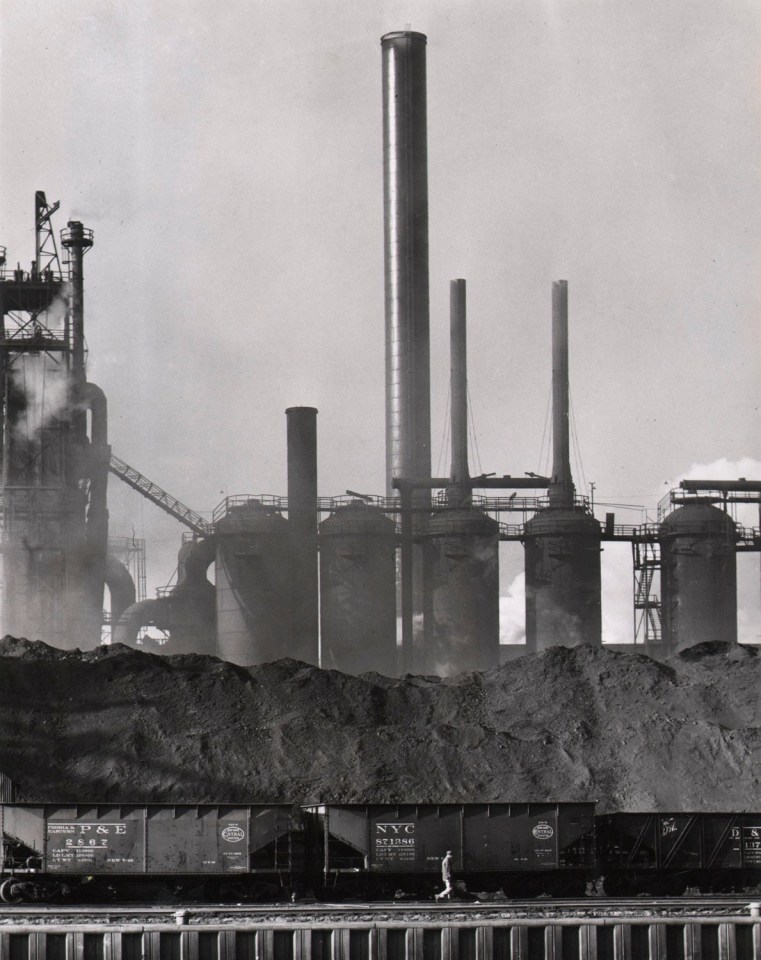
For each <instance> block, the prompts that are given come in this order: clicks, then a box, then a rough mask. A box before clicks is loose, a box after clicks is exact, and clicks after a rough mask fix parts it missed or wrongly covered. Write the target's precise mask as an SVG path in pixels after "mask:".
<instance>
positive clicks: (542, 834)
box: [531, 821, 555, 840]
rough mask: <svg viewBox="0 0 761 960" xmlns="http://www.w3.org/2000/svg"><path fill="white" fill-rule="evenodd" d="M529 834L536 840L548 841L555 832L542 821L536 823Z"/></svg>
mask: <svg viewBox="0 0 761 960" xmlns="http://www.w3.org/2000/svg"><path fill="white" fill-rule="evenodd" d="M531 832H532V833H533V835H534V837H535V838H536V839H537V840H549V839H550V838H551V837H554V836H555V831H554V830H553V829H552V827H551V826H550V825H549V823H545V822H544V821H542V822H541V823H537V825H536V826H535V827H534V829H533V830H532V831H531Z"/></svg>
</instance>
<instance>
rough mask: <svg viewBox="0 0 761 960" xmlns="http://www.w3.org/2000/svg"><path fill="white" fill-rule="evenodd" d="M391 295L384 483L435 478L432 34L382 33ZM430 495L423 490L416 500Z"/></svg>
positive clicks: (387, 290) (389, 488) (388, 282)
mask: <svg viewBox="0 0 761 960" xmlns="http://www.w3.org/2000/svg"><path fill="white" fill-rule="evenodd" d="M381 48H382V53H383V188H384V192H383V196H384V241H385V300H386V486H387V491H388V495H389V496H393V495H394V489H393V479H394V477H397V478H404V479H408V480H413V479H421V478H426V477H430V475H431V410H430V357H429V354H430V333H429V317H428V169H427V166H428V151H427V123H426V60H425V48H426V38H425V36H424V34H422V33H413V32H410V31H404V32H396V33H388V34H386V35H385V36H384V37H382V38H381ZM426 497H427V498H428V499H430V495H428V494H427V493H426V492H425V491H418V492H417V494H416V499H418V500H421V499H422V500H425V499H426Z"/></svg>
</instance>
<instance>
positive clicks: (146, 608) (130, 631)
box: [113, 598, 171, 647]
mask: <svg viewBox="0 0 761 960" xmlns="http://www.w3.org/2000/svg"><path fill="white" fill-rule="evenodd" d="M170 620H171V603H170V601H169V600H168V599H166V598H161V599H159V600H140V601H139V602H138V603H133V604H132V606H131V607H127V609H126V610H125V611H124V613H123V614H122V615H121V617H119V620H118V622H117V623H116V624H115V625H114V633H113V642H114V643H124V644H126V645H127V646H128V647H134V646H135V643H136V641H137V634H138V631H139V630H140V628H141V627H147V626H156V627H159V629H162V630H170V629H171V624H170V622H169V621H170Z"/></svg>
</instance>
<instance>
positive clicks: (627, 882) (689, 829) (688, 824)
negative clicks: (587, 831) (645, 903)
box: [597, 812, 761, 894]
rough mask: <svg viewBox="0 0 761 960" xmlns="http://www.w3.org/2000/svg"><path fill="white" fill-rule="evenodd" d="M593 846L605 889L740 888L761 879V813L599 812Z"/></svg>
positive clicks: (678, 890)
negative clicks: (595, 846)
mask: <svg viewBox="0 0 761 960" xmlns="http://www.w3.org/2000/svg"><path fill="white" fill-rule="evenodd" d="M597 850H598V852H597V857H598V860H599V863H600V869H601V871H602V872H603V873H604V874H605V877H606V881H605V889H606V891H607V892H608V893H626V892H652V893H656V894H657V893H682V892H684V890H685V889H686V888H687V887H699V888H700V889H702V890H705V891H706V892H710V891H712V890H731V889H735V888H736V889H742V888H744V887H747V886H749V885H753V884H756V883H759V882H760V881H761V814H758V813H681V812H680V813H614V814H608V815H605V816H598V817H597Z"/></svg>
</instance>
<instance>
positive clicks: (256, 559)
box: [0, 31, 761, 675]
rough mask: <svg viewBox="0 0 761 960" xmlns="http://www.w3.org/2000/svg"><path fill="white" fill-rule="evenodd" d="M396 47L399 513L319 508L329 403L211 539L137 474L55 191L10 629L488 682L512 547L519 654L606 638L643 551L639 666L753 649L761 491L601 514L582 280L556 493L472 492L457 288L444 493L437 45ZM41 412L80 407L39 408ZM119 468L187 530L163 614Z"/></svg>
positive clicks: (21, 361) (309, 412)
mask: <svg viewBox="0 0 761 960" xmlns="http://www.w3.org/2000/svg"><path fill="white" fill-rule="evenodd" d="M381 51H382V88H383V196H384V251H385V262H384V268H385V342H386V348H385V371H386V380H385V401H386V490H385V493H384V495H383V496H377V497H375V496H366V495H360V494H354V493H352V492H351V491H347V494H346V495H345V496H344V495H341V496H334V497H320V496H319V495H318V472H317V463H318V456H317V452H318V451H317V448H318V444H317V411H316V410H315V409H314V408H313V407H298V406H295V407H291V408H289V409H288V410H287V411H286V430H285V434H286V448H287V476H288V489H287V496H283V497H263V496H261V495H257V494H253V493H252V494H245V495H242V496H236V497H228V498H226V499H225V500H224V501H223V502H222V503H221V504H220V505H219V506H218V507H217V508H216V509H215V511H214V513H213V516H212V518H211V519H210V520H209V519H207V518H205V517H203V516H201V515H200V514H199V513H197V512H196V511H194V510H192V509H191V508H189V507H187V506H186V505H185V504H183V503H182V502H181V501H180V500H178V499H177V498H176V497H173V496H172V495H170V494H169V493H168V492H167V491H165V490H163V489H161V488H160V487H159V486H158V485H157V484H155V483H154V482H153V481H152V480H150V479H148V477H146V476H145V475H143V474H141V473H140V472H139V471H137V470H135V469H134V468H133V467H131V466H129V465H128V464H126V463H124V462H123V461H122V460H120V459H119V458H118V457H117V456H115V455H114V454H113V453H112V451H111V448H110V446H109V443H108V430H107V428H108V424H107V405H106V397H105V394H104V393H103V391H102V390H101V389H100V388H99V387H97V386H96V385H95V384H92V383H90V382H89V381H88V379H87V372H86V354H85V337H84V283H83V277H84V273H83V263H84V256H85V253H86V252H87V251H88V250H90V248H91V247H92V246H93V236H92V232H91V231H90V230H88V229H87V228H86V227H84V226H83V225H82V224H81V223H79V222H78V221H70V222H69V224H68V226H67V227H66V229H65V230H64V231H63V232H62V234H61V241H60V242H61V246H62V249H63V250H65V251H66V255H67V259H66V260H65V261H64V262H63V264H62V262H61V261H60V260H59V257H58V248H57V244H56V238H55V233H54V231H53V228H52V222H51V218H52V215H53V214H54V213H55V211H56V209H57V207H58V204H55V205H53V206H50V205H48V203H47V201H46V199H45V195H44V193H42V192H38V193H37V195H36V198H35V227H36V237H37V246H36V251H35V260H34V261H33V262H32V265H31V268H30V269H29V270H24V269H22V268H21V267H20V266H18V267H17V268H15V269H9V268H8V267H7V265H6V258H5V251H4V249H2V248H0V306H1V307H2V310H1V311H0V313H1V315H2V318H3V336H2V343H1V345H0V350H1V351H2V363H1V364H0V370H1V371H2V394H1V396H2V411H1V416H2V426H3V431H2V444H1V446H0V455H1V456H2V467H3V472H2V483H3V491H2V565H3V570H2V583H1V585H0V588H1V592H0V600H1V604H0V605H1V608H2V609H1V613H2V629H3V632H7V633H12V634H15V635H18V636H27V637H30V638H32V639H41V640H44V641H46V642H48V643H51V644H53V645H55V646H59V647H64V648H67V647H68V648H70V647H84V648H87V647H93V646H95V645H96V644H98V643H99V642H100V641H101V639H102V637H103V635H104V633H108V631H109V628H110V630H111V638H112V639H113V640H114V641H117V642H122V643H126V644H130V645H132V644H136V643H140V642H141V638H142V636H143V635H144V634H145V632H146V630H147V629H148V628H155V629H157V630H159V631H161V632H163V634H164V635H165V636H166V638H168V642H166V644H165V645H163V646H162V647H160V649H161V650H162V651H163V652H167V653H198V654H208V655H215V656H218V657H221V658H223V659H225V660H228V661H231V662H233V663H237V664H241V665H248V664H254V663H261V662H265V661H270V660H275V659H279V658H283V657H291V658H293V659H297V660H301V661H304V662H306V663H311V664H316V663H320V664H321V665H322V666H323V667H326V668H331V669H337V670H341V671H344V672H348V673H363V672H367V671H376V672H378V673H382V674H386V675H397V674H399V673H405V672H415V673H436V674H439V675H451V674H454V673H459V672H462V671H468V670H488V669H491V668H495V667H497V666H498V665H499V663H500V661H501V659H502V658H503V656H504V649H505V648H504V647H500V638H499V603H500V597H499V544H500V542H502V541H513V542H516V543H521V544H522V545H523V548H524V551H525V572H526V644H525V646H517V647H514V648H512V651H511V652H513V653H539V652H541V651H543V650H546V649H547V648H549V647H553V646H557V645H561V644H562V645H574V644H578V643H587V644H591V645H599V644H601V643H602V641H603V637H602V632H601V574H600V554H601V549H602V547H603V545H604V543H605V542H608V541H610V542H613V541H625V542H628V543H630V544H631V545H632V548H633V556H634V564H633V565H634V574H635V591H634V607H635V611H637V610H638V611H640V612H641V613H642V621H641V622H643V623H645V632H644V637H635V640H642V641H643V642H641V643H635V644H632V645H627V646H626V648H627V649H639V650H641V651H642V652H646V653H650V654H652V655H658V656H664V655H668V654H669V653H672V652H674V651H677V650H680V649H682V648H684V647H686V646H689V645H692V644H694V643H697V642H700V641H703V640H722V641H725V642H729V643H734V642H736V640H737V599H736V553H737V551H738V550H741V549H742V550H758V549H759V548H760V547H761V537H760V536H759V534H758V531H756V530H751V531H748V530H744V529H743V528H741V527H739V526H737V525H736V524H735V523H734V522H733V521H732V520H731V518H730V517H729V516H728V513H727V511H726V508H727V504H728V503H729V502H733V499H742V498H745V499H746V500H748V499H751V502H755V503H758V502H759V501H760V500H761V483H755V482H753V481H750V482H749V481H745V480H742V481H738V482H737V483H736V484H729V485H725V486H724V488H723V489H722V488H721V485H720V484H719V483H718V482H713V481H710V480H709V481H702V482H701V484H702V486H700V487H699V488H688V487H684V488H683V489H682V490H681V491H679V492H673V493H672V496H671V499H670V500H669V504H668V507H667V508H666V509H664V512H663V516H661V517H660V518H659V520H660V522H659V524H658V525H657V527H654V525H649V524H643V525H641V526H640V527H622V526H617V525H616V523H615V517H614V515H613V514H609V515H607V516H606V521H605V524H601V523H600V522H599V521H598V520H597V519H596V518H595V517H594V514H593V511H592V510H591V509H590V505H589V503H588V501H587V500H586V498H584V497H580V496H578V495H577V492H576V488H575V485H574V481H573V477H572V475H571V467H570V455H569V447H570V437H569V434H570V425H569V347H568V343H569V334H568V284H567V282H566V281H565V280H559V281H556V282H555V283H554V284H553V287H552V396H553V405H552V409H553V414H552V421H553V440H552V443H553V447H552V451H553V462H552V471H551V475H550V476H549V477H540V476H537V475H535V474H533V473H528V472H526V471H519V475H518V476H513V475H511V474H505V475H502V476H496V475H494V474H482V475H479V476H475V477H474V476H472V475H471V473H470V468H469V460H468V409H467V395H468V394H467V378H468V372H467V349H466V340H467V336H466V299H465V294H466V284H465V281H464V280H462V279H457V280H453V281H452V282H451V287H450V350H451V367H450V375H451V397H452V402H451V436H452V448H451V469H450V472H449V475H448V476H445V477H433V476H432V473H431V452H430V434H431V423H430V420H431V417H430V359H429V347H430V323H429V304H428V298H429V290H428V284H429V277H428V272H429V262H428V258H429V237H428V197H427V191H428V172H427V129H426V38H425V36H424V35H422V34H420V33H414V32H410V31H403V32H395V33H390V34H387V35H385V36H384V37H383V38H382V39H381ZM64 266H65V267H66V270H65V271H64V269H63V267H64ZM379 322H380V320H379ZM475 322H476V323H478V318H477V317H476V318H475ZM380 362H381V359H380V357H379V363H380ZM476 375H477V374H476ZM40 384H43V385H44V388H45V389H44V391H40V389H39V386H40ZM43 394H44V395H45V396H46V397H52V396H55V397H57V398H58V402H57V403H56V404H55V406H53V407H49V408H48V407H44V406H41V405H40V403H39V402H38V397H39V396H41V395H43ZM109 473H110V474H111V475H112V476H115V477H117V478H118V479H120V480H121V481H123V482H125V483H126V484H128V485H129V486H131V487H132V488H133V489H135V490H137V491H138V492H140V493H141V494H142V495H143V496H144V497H146V498H147V499H148V500H149V501H150V502H152V503H153V504H155V505H156V506H158V507H160V508H161V509H163V510H164V511H166V512H168V513H169V514H170V515H172V516H173V517H175V518H176V519H177V520H178V521H179V522H180V523H182V524H184V526H185V527H186V528H188V532H187V533H186V536H185V539H184V540H183V542H182V544H181V547H180V550H179V556H178V576H177V581H176V583H174V584H173V585H172V586H170V587H168V588H166V589H164V590H162V591H161V592H160V595H159V596H157V597H156V598H155V599H148V598H146V596H145V590H144V580H145V573H144V558H142V556H141V553H140V549H139V547H138V546H137V545H136V543H135V542H133V543H132V545H131V546H129V545H128V546H126V547H125V542H127V543H128V541H125V539H124V538H122V540H121V541H118V540H115V539H113V538H109V530H108V509H107V489H108V487H107V481H108V475H109ZM434 491H436V495H435V496H433V493H434ZM495 491H496V493H495ZM501 491H510V493H509V495H504V496H503V495H502V494H501ZM673 507H675V508H676V509H672V508H673ZM722 507H723V509H722ZM212 568H213V571H214V579H213V582H212V581H211V580H210V578H209V571H210V570H211V569H212ZM657 577H660V588H661V596H660V597H659V596H656V594H655V584H656V583H657ZM106 590H108V593H109V594H110V613H109V615H108V616H107V617H106V618H105V620H104V616H103V607H104V597H105V595H106ZM152 649H153V648H152Z"/></svg>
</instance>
